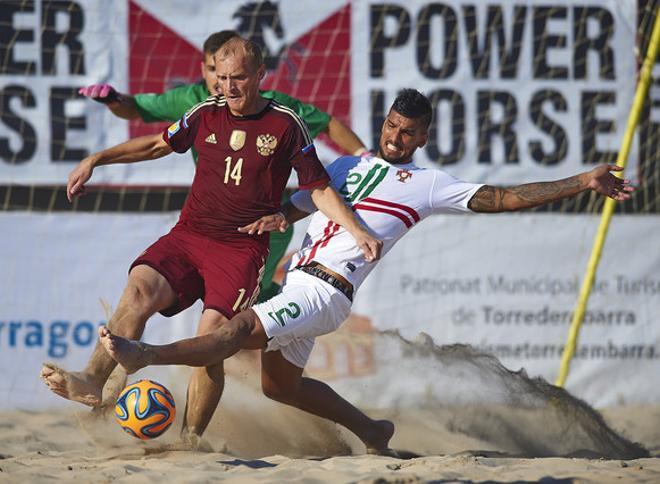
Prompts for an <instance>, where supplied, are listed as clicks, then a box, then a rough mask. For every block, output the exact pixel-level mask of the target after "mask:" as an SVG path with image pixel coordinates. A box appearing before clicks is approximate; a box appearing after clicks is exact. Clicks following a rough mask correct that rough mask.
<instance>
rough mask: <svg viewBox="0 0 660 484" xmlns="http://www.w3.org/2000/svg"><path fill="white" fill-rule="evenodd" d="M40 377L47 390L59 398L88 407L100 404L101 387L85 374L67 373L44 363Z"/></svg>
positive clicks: (55, 366)
mask: <svg viewBox="0 0 660 484" xmlns="http://www.w3.org/2000/svg"><path fill="white" fill-rule="evenodd" d="M40 376H41V379H42V380H43V381H44V382H45V383H46V385H48V388H50V390H51V391H52V392H53V393H55V394H56V395H59V396H60V397H64V398H66V399H67V400H72V401H74V402H79V403H82V404H85V405H88V406H90V407H98V406H99V405H100V404H101V393H102V391H103V385H98V384H97V383H96V382H94V381H93V379H92V378H91V377H90V376H89V375H88V374H86V373H83V372H73V371H72V372H69V371H66V370H64V369H62V368H60V367H59V366H57V365H54V364H52V363H44V364H43V366H42V367H41V375H40Z"/></svg>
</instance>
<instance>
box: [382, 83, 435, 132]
mask: <svg viewBox="0 0 660 484" xmlns="http://www.w3.org/2000/svg"><path fill="white" fill-rule="evenodd" d="M392 109H394V110H395V111H396V112H397V113H399V114H400V115H402V116H405V117H406V118H409V119H420V118H421V119H422V121H423V122H424V125H425V127H426V128H428V127H429V125H430V124H431V120H432V119H433V108H432V107H431V101H429V99H428V98H427V97H426V96H425V95H424V94H422V93H421V92H419V91H418V90H416V89H404V90H403V91H401V92H400V93H399V95H398V96H397V97H396V99H395V100H394V103H393V104H392Z"/></svg>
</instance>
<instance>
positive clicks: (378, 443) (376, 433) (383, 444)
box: [363, 420, 399, 457]
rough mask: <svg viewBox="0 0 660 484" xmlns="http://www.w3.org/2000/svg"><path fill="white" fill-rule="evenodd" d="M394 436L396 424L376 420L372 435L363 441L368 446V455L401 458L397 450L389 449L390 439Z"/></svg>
mask: <svg viewBox="0 0 660 484" xmlns="http://www.w3.org/2000/svg"><path fill="white" fill-rule="evenodd" d="M393 435H394V424H393V423H392V422H390V421H389V420H376V425H375V426H374V428H373V430H372V432H371V435H369V436H368V439H365V440H363V442H364V445H366V446H367V454H377V455H386V456H389V457H399V456H398V454H397V453H396V451H395V450H393V449H390V448H389V447H388V445H389V443H390V439H391V438H392V436H393Z"/></svg>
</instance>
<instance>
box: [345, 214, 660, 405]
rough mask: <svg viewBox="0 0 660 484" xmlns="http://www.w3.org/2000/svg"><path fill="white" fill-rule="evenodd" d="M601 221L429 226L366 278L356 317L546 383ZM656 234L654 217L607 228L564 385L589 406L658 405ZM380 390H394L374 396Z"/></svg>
mask: <svg viewBox="0 0 660 484" xmlns="http://www.w3.org/2000/svg"><path fill="white" fill-rule="evenodd" d="M598 222H599V218H598V217H597V216H589V215H573V216H566V215H552V214H540V215H520V214H519V215H497V216H492V215H490V216H489V215H476V216H462V217H456V216H454V217H452V216H435V217H431V218H430V219H429V220H428V221H426V222H425V223H424V224H421V226H420V227H419V228H417V229H415V231H414V232H413V233H412V234H411V235H410V236H408V237H407V238H403V239H402V241H401V242H400V243H399V244H398V245H397V246H396V247H395V248H394V249H393V250H392V251H391V252H390V254H388V256H387V258H386V260H384V261H383V263H382V264H381V265H379V266H378V267H377V268H376V269H375V270H374V272H373V273H372V274H371V275H370V276H369V278H368V279H367V280H366V282H365V284H364V285H363V287H362V288H361V289H360V292H359V294H358V296H357V299H356V301H355V304H354V306H353V312H354V313H355V314H358V315H361V316H364V317H366V318H368V320H369V325H370V326H371V327H373V328H375V329H377V330H379V331H383V330H394V329H396V330H399V331H400V333H401V335H402V336H404V337H405V338H408V339H415V338H416V337H417V335H418V334H419V333H421V332H423V333H426V334H428V335H430V336H431V338H432V339H433V341H434V342H435V344H437V345H447V344H454V343H464V344H469V345H471V346H473V347H475V348H476V349H478V350H480V351H483V352H485V353H490V354H493V355H495V356H496V357H497V358H498V359H500V360H501V362H502V363H503V364H504V365H505V366H506V367H507V368H509V369H512V370H518V369H521V368H524V369H525V370H526V372H527V374H529V375H530V376H541V377H543V378H545V379H546V380H548V381H549V382H554V381H555V379H556V377H557V375H558V369H559V363H560V358H561V354H562V351H563V347H564V345H565V343H566V338H567V335H568V329H569V327H570V323H571V318H572V312H573V310H574V307H575V303H576V300H577V297H578V292H579V289H580V286H581V282H582V276H583V273H584V271H585V268H586V265H587V261H588V258H589V255H590V251H591V245H592V241H593V237H594V235H595V233H596V228H597V225H598ZM658 233H659V232H658V218H657V217H654V216H650V217H636V216H621V217H619V216H617V217H615V219H614V220H613V222H612V225H611V227H610V231H609V234H608V237H607V243H606V246H605V249H604V251H603V254H602V260H601V264H600V266H599V268H598V273H597V277H596V281H595V284H594V287H593V291H592V295H591V298H590V300H589V305H588V308H587V312H586V315H585V319H584V323H583V326H582V331H581V333H580V338H579V342H578V346H577V350H576V354H575V359H574V360H573V363H572V366H571V371H570V376H569V378H568V381H567V388H568V389H569V390H570V391H571V392H572V393H574V394H575V395H577V396H579V397H581V398H584V399H585V400H586V401H587V402H589V403H590V404H592V405H596V406H605V405H613V404H616V403H623V402H626V403H643V402H657V401H658V400H660V385H658V384H657V383H658V382H659V380H658V362H659V360H660V331H659V329H658V325H657V321H656V319H657V315H658V314H660V277H658V274H659V273H660V252H659V251H658V250H657V243H655V242H653V241H657V239H658ZM379 356H380V357H381V358H382V360H383V362H387V361H388V359H387V358H386V357H384V356H383V355H376V357H377V358H378V357H379ZM394 367H396V365H390V368H394ZM420 372H421V369H420ZM367 373H368V372H367ZM374 373H376V374H377V373H378V371H375V370H374ZM411 378H412V375H411ZM417 378H421V377H419V375H417ZM422 379H424V378H422ZM416 388H417V392H418V393H419V392H421V393H423V392H424V391H425V390H424V386H423V385H418V386H417V387H416ZM346 391H349V390H348V389H347V390H346ZM379 391H382V392H384V393H385V394H391V392H392V389H391V387H388V385H383V387H382V388H378V389H377V390H376V389H374V388H371V392H370V393H373V394H378V393H379ZM362 397H363V398H364V395H363V396H362Z"/></svg>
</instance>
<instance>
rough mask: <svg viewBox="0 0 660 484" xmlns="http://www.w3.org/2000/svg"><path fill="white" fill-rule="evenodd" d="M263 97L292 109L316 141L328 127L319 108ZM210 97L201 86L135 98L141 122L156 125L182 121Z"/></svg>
mask: <svg viewBox="0 0 660 484" xmlns="http://www.w3.org/2000/svg"><path fill="white" fill-rule="evenodd" d="M260 94H261V96H262V97H264V98H266V99H274V100H275V101H277V102H278V103H280V104H282V105H284V106H287V107H289V108H291V109H293V110H294V111H295V112H296V114H297V115H298V116H300V117H301V118H302V119H303V121H305V124H306V125H307V129H308V130H309V134H310V136H311V137H312V138H316V137H317V136H318V135H319V134H320V133H322V132H323V131H325V129H326V128H327V127H328V123H329V122H330V115H329V114H328V113H326V112H324V111H321V110H320V109H318V108H317V107H316V106H312V105H311V104H305V103H303V102H301V101H299V100H298V99H295V98H292V97H291V96H287V95H286V94H284V93H282V92H279V91H260ZM209 96H210V94H209V91H208V89H206V85H205V84H204V83H202V82H198V83H197V84H186V85H185V86H180V87H176V88H174V89H170V90H169V91H166V92H164V93H162V94H136V95H135V96H134V97H135V104H136V105H137V109H138V112H139V113H140V116H141V117H142V120H143V121H145V122H147V123H153V122H155V121H172V122H174V121H176V120H177V119H180V118H181V117H182V116H183V115H184V114H185V113H186V111H187V110H188V109H190V108H191V107H193V106H194V105H195V104H197V103H201V102H202V101H204V100H205V99H206V98H207V97H209Z"/></svg>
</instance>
